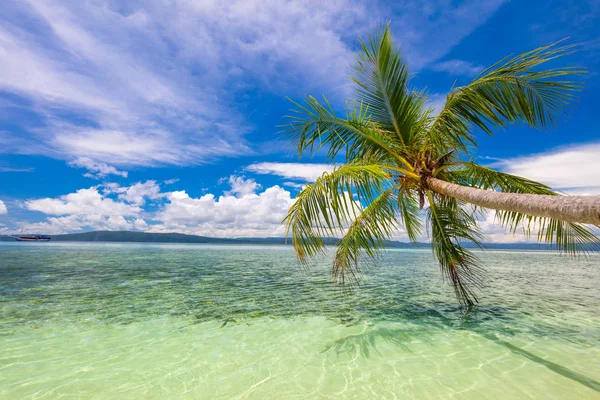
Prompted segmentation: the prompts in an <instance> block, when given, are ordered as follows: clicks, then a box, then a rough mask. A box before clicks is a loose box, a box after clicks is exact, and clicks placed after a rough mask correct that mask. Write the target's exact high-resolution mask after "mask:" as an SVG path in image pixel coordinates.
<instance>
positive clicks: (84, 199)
mask: <svg viewBox="0 0 600 400" xmlns="http://www.w3.org/2000/svg"><path fill="white" fill-rule="evenodd" d="M24 207H25V208H26V209H28V210H30V211H39V212H42V213H44V214H49V215H99V216H131V215H136V214H139V213H140V212H141V208H139V207H138V206H136V205H131V204H125V203H122V202H117V201H115V200H113V199H110V198H107V197H105V196H103V195H102V194H101V193H100V192H99V191H98V188H97V187H91V188H89V189H79V190H78V191H76V192H75V193H69V194H67V195H65V196H60V197H59V198H43V199H35V200H27V201H25V203H24Z"/></svg>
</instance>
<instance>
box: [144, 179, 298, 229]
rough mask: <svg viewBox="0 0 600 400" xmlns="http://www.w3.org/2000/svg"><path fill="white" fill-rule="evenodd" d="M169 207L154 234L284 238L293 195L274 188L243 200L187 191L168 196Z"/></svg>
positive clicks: (162, 213)
mask: <svg viewBox="0 0 600 400" xmlns="http://www.w3.org/2000/svg"><path fill="white" fill-rule="evenodd" d="M167 199H168V203H167V204H166V205H165V207H164V210H163V211H162V212H160V213H159V214H158V215H157V218H156V219H157V220H159V221H161V223H160V224H159V225H157V226H152V227H151V229H150V231H154V232H157V231H159V232H173V231H177V232H185V233H189V234H196V235H206V236H215V237H252V236H254V237H267V236H283V235H284V234H285V227H284V226H283V225H282V224H281V221H282V220H283V218H284V217H285V216H286V215H287V211H288V209H289V207H290V206H291V205H292V203H293V199H292V198H291V196H290V192H288V191H287V190H284V189H282V188H280V187H279V186H272V187H270V188H267V189H266V190H264V191H263V192H261V193H258V194H257V193H248V194H246V195H244V196H241V197H235V196H231V195H224V196H220V197H218V198H215V196H214V195H213V194H206V195H204V196H202V197H199V198H192V197H190V196H189V195H188V194H187V193H186V192H185V191H177V192H171V193H168V194H167Z"/></svg>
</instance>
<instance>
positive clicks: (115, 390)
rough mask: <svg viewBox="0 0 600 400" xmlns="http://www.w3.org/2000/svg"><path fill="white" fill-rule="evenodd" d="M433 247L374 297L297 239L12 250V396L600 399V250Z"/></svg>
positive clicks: (385, 272) (393, 270)
mask: <svg viewBox="0 0 600 400" xmlns="http://www.w3.org/2000/svg"><path fill="white" fill-rule="evenodd" d="M478 255H479V257H480V259H481V261H482V263H483V264H484V265H485V267H486V287H485V288H484V289H483V290H482V291H481V293H480V303H479V306H478V307H477V308H476V309H474V310H473V311H471V312H470V313H467V314H465V313H464V312H462V311H460V310H459V309H458V308H457V303H456V301H455V299H454V297H453V296H454V295H453V292H452V290H451V288H450V285H449V284H448V283H446V282H443V281H442V278H441V274H440V272H439V269H438V267H437V265H436V263H435V261H434V259H433V257H432V255H431V251H430V250H428V249H423V250H389V251H387V252H385V253H384V254H383V255H382V256H381V257H380V258H379V259H378V260H377V262H376V264H375V265H374V266H373V267H372V268H370V269H369V270H368V271H366V273H365V280H364V282H363V285H362V287H360V288H359V289H356V290H353V291H350V292H345V291H342V290H339V289H338V288H336V287H335V286H333V285H332V284H331V281H330V260H329V259H324V260H321V261H318V262H317V263H315V265H314V266H312V267H311V268H310V269H309V270H307V271H304V270H302V269H300V268H299V267H298V265H297V263H296V260H295V257H294V254H293V251H292V250H291V249H290V248H289V247H283V246H281V247H277V246H243V245H239V246H222V245H219V246H215V245H213V246H210V245H170V244H156V245H155V244H98V243H0V398H2V399H63V398H64V399H210V400H213V399H444V398H452V399H531V398H534V399H600V256H598V255H591V256H589V257H587V258H581V259H570V258H568V257H566V256H562V255H560V254H558V253H546V252H508V251H486V252H480V253H478Z"/></svg>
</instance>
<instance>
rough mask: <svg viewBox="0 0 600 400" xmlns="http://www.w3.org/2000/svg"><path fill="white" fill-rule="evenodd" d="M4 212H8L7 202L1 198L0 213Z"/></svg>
mask: <svg viewBox="0 0 600 400" xmlns="http://www.w3.org/2000/svg"><path fill="white" fill-rule="evenodd" d="M2 214H8V210H7V209H6V204H4V202H3V201H2V200H0V215H2Z"/></svg>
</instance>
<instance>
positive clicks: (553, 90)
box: [430, 43, 585, 151]
mask: <svg viewBox="0 0 600 400" xmlns="http://www.w3.org/2000/svg"><path fill="white" fill-rule="evenodd" d="M574 50H575V46H573V45H568V46H559V43H554V44H551V45H548V46H543V47H540V48H538V49H535V50H533V51H530V52H527V53H524V54H522V55H519V56H516V57H513V58H510V59H504V60H501V61H500V62H498V63H496V64H494V65H493V66H492V67H490V68H488V69H486V70H485V71H483V72H482V73H481V74H480V75H479V76H477V77H476V78H475V80H474V81H473V82H471V83H470V84H469V85H467V86H464V87H457V88H455V89H454V90H453V91H452V92H451V93H450V94H449V95H448V97H447V100H446V104H445V107H444V109H443V110H442V111H441V112H440V114H439V115H438V117H437V118H436V120H435V122H434V123H433V125H432V128H431V131H430V135H431V136H432V137H433V138H434V139H435V140H437V141H440V142H445V144H446V145H449V146H451V147H454V148H458V149H460V150H463V151H466V150H467V146H469V145H471V144H475V138H474V136H473V134H472V129H473V128H479V129H481V130H482V131H484V132H486V133H487V134H490V135H491V134H492V133H493V131H492V130H493V129H494V128H501V127H505V126H506V125H507V124H513V123H525V124H527V125H529V126H531V127H534V128H542V129H544V128H549V127H554V126H555V125H556V124H557V122H558V118H559V116H560V115H561V114H562V113H563V112H565V111H566V108H567V106H568V105H569V104H571V103H572V102H573V100H574V99H575V94H576V92H578V91H580V90H581V87H582V82H581V81H579V80H574V79H573V78H574V77H576V76H579V75H582V74H584V73H585V71H584V70H583V69H581V68H577V67H562V68H552V69H547V70H541V71H537V70H535V68H537V67H539V66H540V65H542V64H544V63H547V62H549V61H551V60H554V59H556V58H559V57H562V56H565V55H567V54H570V53H571V52H573V51H574Z"/></svg>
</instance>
